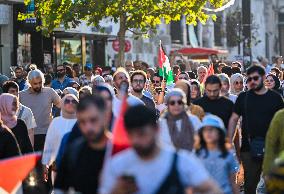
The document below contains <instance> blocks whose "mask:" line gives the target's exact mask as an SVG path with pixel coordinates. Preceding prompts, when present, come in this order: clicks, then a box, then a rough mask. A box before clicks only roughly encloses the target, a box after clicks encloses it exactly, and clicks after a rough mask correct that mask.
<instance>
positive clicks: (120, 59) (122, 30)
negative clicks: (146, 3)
mask: <svg viewBox="0 0 284 194" xmlns="http://www.w3.org/2000/svg"><path fill="white" fill-rule="evenodd" d="M125 33H126V15H125V14H123V15H121V16H120V20H119V31H118V41H119V51H118V63H117V66H118V67H124V53H125Z"/></svg>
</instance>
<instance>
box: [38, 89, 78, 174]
mask: <svg viewBox="0 0 284 194" xmlns="http://www.w3.org/2000/svg"><path fill="white" fill-rule="evenodd" d="M78 102H79V101H78V98H77V97H76V96H75V95H73V94H66V95H65V96H64V97H63V98H62V99H61V116H59V117H56V118H54V119H53V120H52V122H51V123H50V125H49V128H48V130H47V134H46V139H45V144H44V150H43V155H42V164H43V165H45V173H46V172H47V171H48V168H49V167H50V166H51V165H52V164H53V163H54V162H55V159H56V156H57V154H58V150H59V147H60V143H61V140H62V138H63V136H64V135H65V134H66V133H68V132H70V131H71V130H72V128H73V126H74V125H75V123H76V121H77V118H76V108H77V104H78ZM53 169H55V168H53Z"/></svg>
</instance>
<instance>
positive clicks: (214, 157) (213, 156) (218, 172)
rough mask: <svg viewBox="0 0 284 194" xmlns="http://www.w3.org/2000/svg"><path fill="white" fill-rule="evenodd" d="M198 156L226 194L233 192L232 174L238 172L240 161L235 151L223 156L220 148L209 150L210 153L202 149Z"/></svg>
mask: <svg viewBox="0 0 284 194" xmlns="http://www.w3.org/2000/svg"><path fill="white" fill-rule="evenodd" d="M198 157H199V159H201V161H202V162H203V164H204V167H205V168H206V169H207V171H208V172H209V173H210V175H211V177H212V178H213V179H214V180H215V181H216V182H217V183H218V184H219V187H220V188H221V189H222V191H223V192H224V194H231V193H233V188H232V186H231V183H230V174H233V173H237V172H238V169H239V163H238V161H237V159H236V157H235V156H234V155H233V153H232V152H228V155H227V156H226V157H225V158H222V157H221V152H220V151H218V150H215V151H208V155H207V154H206V152H205V150H201V151H200V153H199V155H198Z"/></svg>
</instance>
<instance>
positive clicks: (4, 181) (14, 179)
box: [0, 153, 41, 193]
mask: <svg viewBox="0 0 284 194" xmlns="http://www.w3.org/2000/svg"><path fill="white" fill-rule="evenodd" d="M40 157H41V154H38V153H33V154H27V155H24V156H18V157H13V158H9V159H5V160H1V161H0V191H1V190H2V192H7V193H12V192H13V191H15V190H16V189H17V186H19V185H20V184H21V182H22V181H23V180H24V179H25V178H26V176H27V175H28V173H29V172H30V171H31V170H32V169H33V168H34V167H35V165H36V163H37V161H38V160H39V159H40ZM3 190H4V191H3Z"/></svg>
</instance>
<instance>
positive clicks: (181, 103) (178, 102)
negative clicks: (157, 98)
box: [169, 100, 183, 106]
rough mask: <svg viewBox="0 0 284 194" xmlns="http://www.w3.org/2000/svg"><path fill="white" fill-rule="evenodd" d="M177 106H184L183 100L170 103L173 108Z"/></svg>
mask: <svg viewBox="0 0 284 194" xmlns="http://www.w3.org/2000/svg"><path fill="white" fill-rule="evenodd" d="M175 104H178V105H183V102H182V100H177V101H175V100H172V101H170V102H169V105H171V106H174V105H175Z"/></svg>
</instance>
